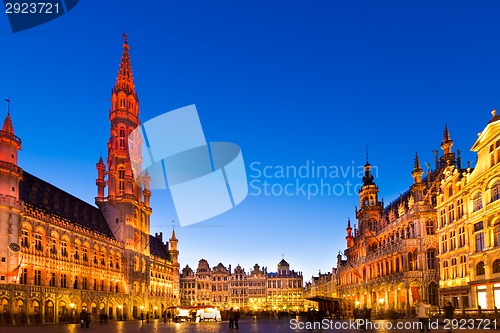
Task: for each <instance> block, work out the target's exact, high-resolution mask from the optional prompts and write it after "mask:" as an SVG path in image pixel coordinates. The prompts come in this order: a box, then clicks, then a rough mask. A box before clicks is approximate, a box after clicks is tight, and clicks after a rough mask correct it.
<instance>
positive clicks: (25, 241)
mask: <svg viewBox="0 0 500 333" xmlns="http://www.w3.org/2000/svg"><path fill="white" fill-rule="evenodd" d="M21 245H22V246H23V247H26V248H28V247H30V243H29V232H28V230H24V229H23V231H22V233H21Z"/></svg>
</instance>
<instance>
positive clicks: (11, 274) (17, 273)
mask: <svg viewBox="0 0 500 333" xmlns="http://www.w3.org/2000/svg"><path fill="white" fill-rule="evenodd" d="M20 268H21V265H19V266H17V268H15V269H13V270H12V272H10V273H9V274H8V276H15V277H17V276H18V275H19V269H20Z"/></svg>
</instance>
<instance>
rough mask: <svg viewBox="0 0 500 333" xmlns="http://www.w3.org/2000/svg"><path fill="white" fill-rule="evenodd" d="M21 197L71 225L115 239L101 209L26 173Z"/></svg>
mask: <svg viewBox="0 0 500 333" xmlns="http://www.w3.org/2000/svg"><path fill="white" fill-rule="evenodd" d="M19 197H20V199H21V200H23V201H24V202H25V203H26V204H28V205H32V206H33V207H36V208H38V209H41V210H44V211H46V212H47V213H49V214H53V215H58V216H60V217H62V218H65V219H68V220H69V221H70V223H73V224H78V225H80V226H82V227H85V228H88V229H90V230H93V231H96V232H99V233H101V234H104V235H106V236H108V237H110V238H112V239H114V238H115V236H114V235H113V233H112V232H111V229H110V228H109V225H108V223H107V222H106V219H105V218H104V215H103V214H102V212H101V211H100V210H99V208H97V207H95V206H93V205H91V204H89V203H87V202H85V201H83V200H81V199H78V198H77V197H75V196H73V195H71V194H69V193H68V192H65V191H63V190H61V189H60V188H58V187H56V186H54V185H52V184H50V183H48V182H46V181H44V180H42V179H40V178H38V177H35V176H33V175H32V174H30V173H28V172H26V171H23V179H22V181H21V182H20V184H19Z"/></svg>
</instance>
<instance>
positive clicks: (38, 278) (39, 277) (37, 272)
mask: <svg viewBox="0 0 500 333" xmlns="http://www.w3.org/2000/svg"><path fill="white" fill-rule="evenodd" d="M34 283H35V285H36V286H40V285H41V284H42V271H41V270H38V269H35V281H34Z"/></svg>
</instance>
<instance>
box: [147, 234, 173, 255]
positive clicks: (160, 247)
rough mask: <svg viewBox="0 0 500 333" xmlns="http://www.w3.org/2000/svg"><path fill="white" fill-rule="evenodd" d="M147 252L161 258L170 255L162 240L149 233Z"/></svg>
mask: <svg viewBox="0 0 500 333" xmlns="http://www.w3.org/2000/svg"><path fill="white" fill-rule="evenodd" d="M149 252H150V253H151V254H152V255H154V256H157V257H160V258H163V259H166V260H168V259H170V255H169V253H168V252H167V249H166V247H165V244H163V242H162V241H161V240H160V239H158V238H156V237H155V236H151V235H149Z"/></svg>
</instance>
